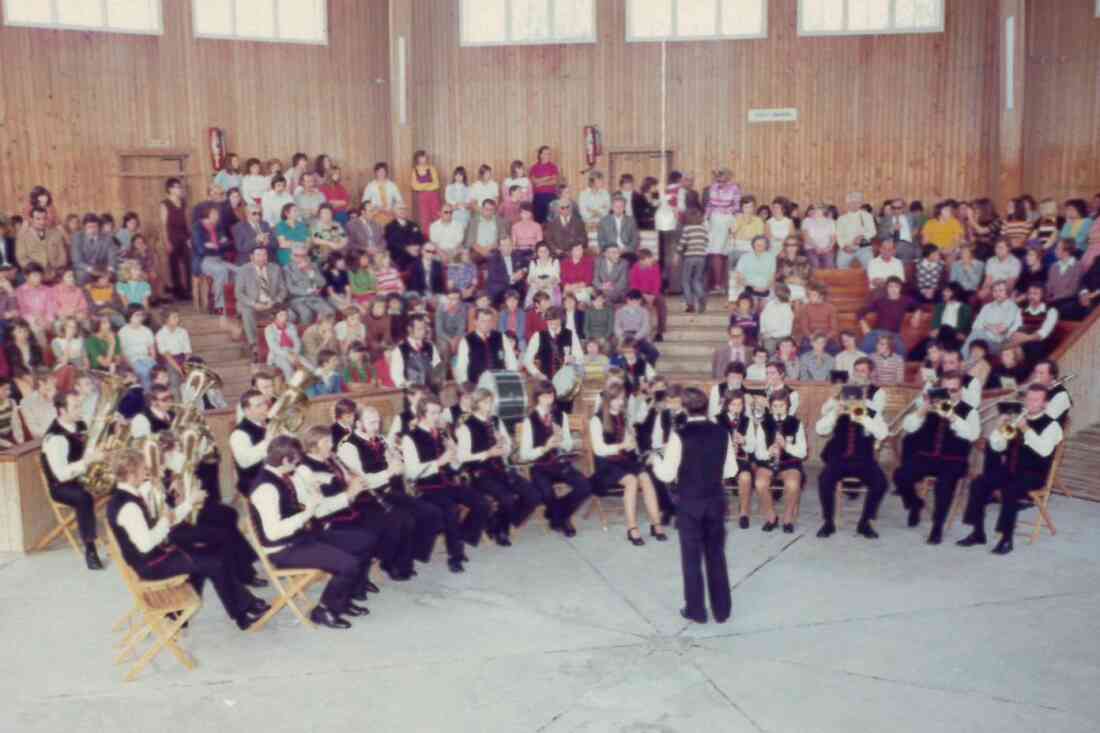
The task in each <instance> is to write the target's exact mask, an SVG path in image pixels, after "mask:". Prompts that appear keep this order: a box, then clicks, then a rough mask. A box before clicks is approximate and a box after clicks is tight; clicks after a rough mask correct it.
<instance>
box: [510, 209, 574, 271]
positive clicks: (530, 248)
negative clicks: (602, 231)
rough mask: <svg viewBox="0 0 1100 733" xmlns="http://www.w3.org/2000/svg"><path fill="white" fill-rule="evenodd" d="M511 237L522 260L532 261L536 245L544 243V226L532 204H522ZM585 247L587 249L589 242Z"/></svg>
mask: <svg viewBox="0 0 1100 733" xmlns="http://www.w3.org/2000/svg"><path fill="white" fill-rule="evenodd" d="M511 237H512V243H513V244H514V245H515V251H516V252H517V253H518V254H519V256H520V258H521V259H522V260H530V259H532V258H533V257H534V256H535V245H537V244H538V243H539V242H541V241H543V228H542V224H539V223H538V222H537V221H535V210H534V207H533V206H532V205H531V204H530V203H527V202H524V203H522V204H520V207H519V220H518V221H516V222H515V223H514V224H512V229H511ZM584 246H585V248H586V249H587V247H588V242H587V241H585V242H584Z"/></svg>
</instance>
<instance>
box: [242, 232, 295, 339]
mask: <svg viewBox="0 0 1100 733" xmlns="http://www.w3.org/2000/svg"><path fill="white" fill-rule="evenodd" d="M283 273H284V271H283V269H282V268H281V267H278V266H277V265H275V264H274V263H271V262H269V261H268V250H267V249H266V248H264V247H257V248H256V249H254V250H252V254H251V257H250V258H249V262H248V264H246V265H244V266H243V267H241V268H240V270H238V271H237V277H236V283H235V284H234V292H235V295H236V298H237V312H238V313H240V315H241V325H242V326H243V327H244V334H245V338H246V339H247V341H248V344H249V346H251V347H252V349H253V358H254V359H256V358H258V351H256V340H257V336H258V334H257V332H256V331H257V321H258V319H261V318H266V317H269V316H270V315H272V314H273V313H274V311H275V308H277V307H279V306H281V305H283V304H285V303H286V299H287V297H288V294H287V289H286V279H285V275H284V274H283Z"/></svg>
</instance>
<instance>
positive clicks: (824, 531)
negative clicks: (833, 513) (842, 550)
mask: <svg viewBox="0 0 1100 733" xmlns="http://www.w3.org/2000/svg"><path fill="white" fill-rule="evenodd" d="M835 533H836V525H835V524H833V523H832V522H825V524H823V525H821V529H819V530H817V536H818V537H820V538H821V539H825V538H827V537H832V536H833V534H835Z"/></svg>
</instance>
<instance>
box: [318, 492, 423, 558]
mask: <svg viewBox="0 0 1100 733" xmlns="http://www.w3.org/2000/svg"><path fill="white" fill-rule="evenodd" d="M329 520H330V521H329V524H330V526H336V527H339V526H342V525H345V524H347V525H352V526H357V527H362V528H364V529H366V530H367V531H368V532H371V533H372V534H373V535H374V536H375V537H376V538H377V541H376V542H375V545H374V557H376V558H378V562H379V563H381V565H382V567H383V568H384V569H386V570H387V571H388V570H395V571H403V570H411V569H412V538H413V533H414V531H415V529H416V519H415V518H414V517H413V515H412V514H411V513H410V512H408V511H406V510H404V509H400V508H397V507H394V508H391V509H386V508H384V507H383V506H382V505H381V504H379V503H378V502H375V501H358V502H356V503H355V504H353V505H352V506H351V507H349V508H348V510H346V511H343V512H340V513H338V514H335V515H333V516H332V517H330V518H329ZM432 538H433V539H434V535H432Z"/></svg>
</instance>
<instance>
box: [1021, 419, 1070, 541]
mask: <svg viewBox="0 0 1100 733" xmlns="http://www.w3.org/2000/svg"><path fill="white" fill-rule="evenodd" d="M1065 449H1066V441H1065V440H1063V441H1062V442H1061V443H1059V444H1058V447H1057V448H1055V449H1054V459H1053V460H1052V461H1051V463H1050V473H1049V474H1047V480H1046V483H1044V484H1043V488H1041V489H1038V490H1036V491H1029V492H1028V493H1027V495H1028V498H1029V499H1031V501H1032V502H1034V504H1035V508H1036V509H1037V510H1038V511H1039V518H1038V519H1036V520H1035V521H1034V522H1018V523H1017V524H1022V525H1024V526H1025V527H1030V528H1031V530H1030V532H1029V534H1030V535H1031V537H1030V539H1028V544H1029V545H1030V544H1035V541H1036V540H1038V539H1039V535H1040V534H1042V531H1043V527H1046V528H1047V530H1049V531H1050V534H1051V536H1052V537H1053V536H1054V535H1056V534H1058V530H1057V529H1056V528H1055V527H1054V520H1053V519H1051V517H1050V495H1051V494H1052V493H1053V492H1054V487H1055V485H1057V483H1058V469H1059V468H1060V467H1061V465H1062V455H1063V454H1064V453H1065Z"/></svg>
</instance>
